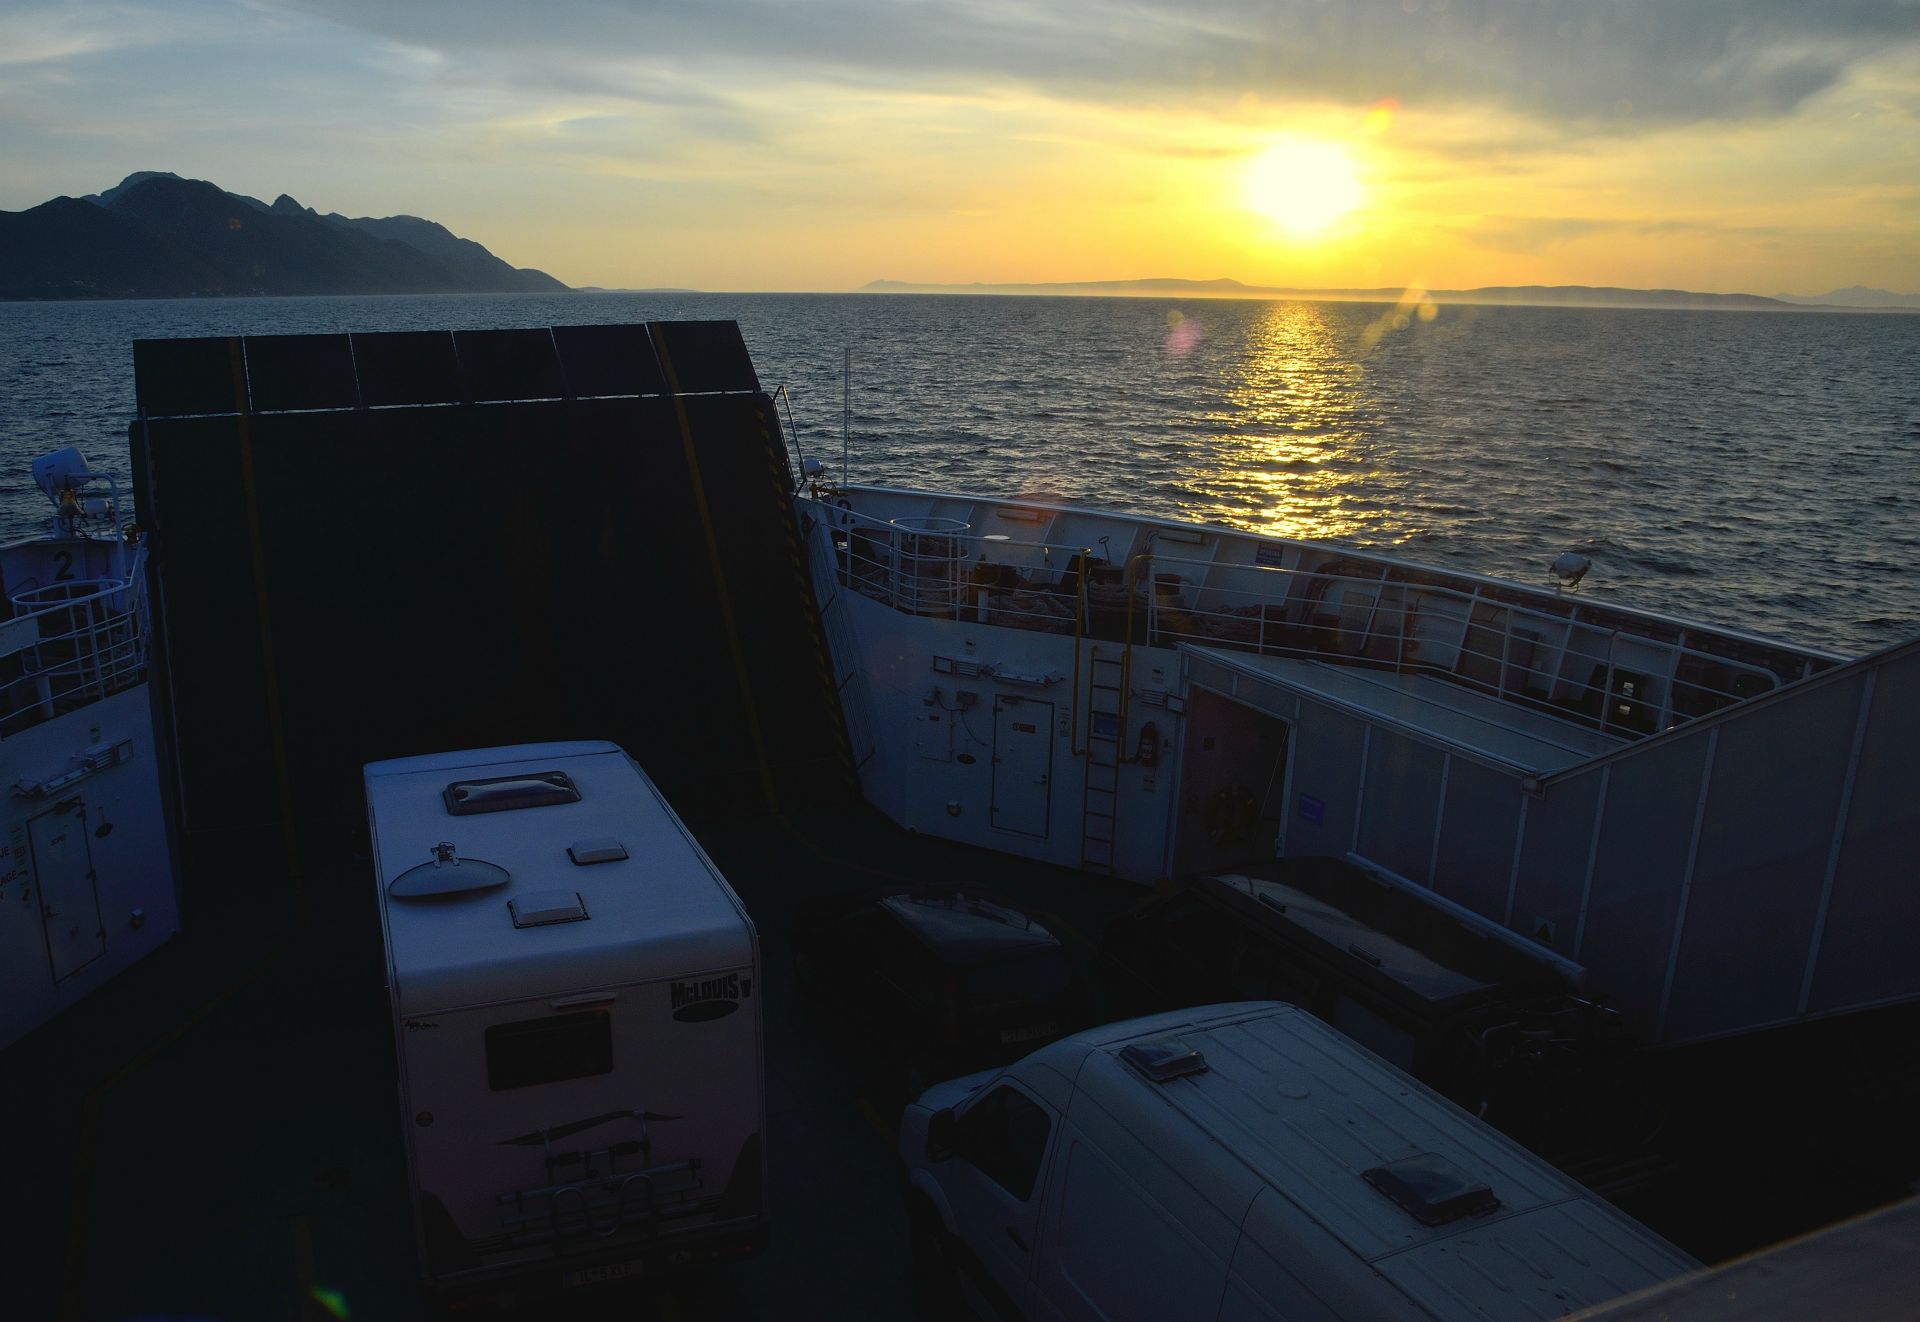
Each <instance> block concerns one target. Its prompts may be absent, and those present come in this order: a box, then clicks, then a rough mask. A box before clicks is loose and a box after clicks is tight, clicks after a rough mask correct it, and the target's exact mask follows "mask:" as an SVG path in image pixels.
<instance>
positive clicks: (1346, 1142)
mask: <svg viewBox="0 0 1920 1322" xmlns="http://www.w3.org/2000/svg"><path fill="white" fill-rule="evenodd" d="M1136 1044H1152V1045H1161V1044H1168V1045H1174V1046H1177V1047H1178V1048H1180V1049H1182V1050H1191V1051H1194V1052H1198V1053H1199V1057H1200V1060H1201V1062H1203V1063H1202V1065H1201V1067H1200V1068H1199V1069H1198V1071H1197V1072H1186V1073H1177V1074H1175V1073H1171V1072H1170V1073H1169V1075H1168V1077H1167V1078H1166V1079H1165V1080H1164V1081H1155V1080H1154V1079H1153V1078H1150V1077H1149V1076H1148V1075H1147V1074H1146V1073H1144V1072H1143V1069H1142V1068H1141V1067H1140V1066H1139V1065H1137V1064H1135V1063H1133V1062H1132V1061H1130V1059H1129V1057H1128V1056H1127V1054H1126V1052H1127V1051H1128V1049H1129V1048H1131V1047H1134V1046H1135V1045H1136ZM1035 1066H1045V1067H1047V1070H1048V1072H1049V1073H1052V1074H1055V1075H1059V1076H1061V1077H1063V1078H1066V1079H1073V1080H1075V1083H1074V1085H1073V1087H1074V1094H1073V1099H1072V1102H1071V1106H1072V1108H1073V1110H1074V1112H1075V1113H1076V1114H1077V1113H1078V1112H1079V1108H1080V1107H1081V1106H1082V1104H1083V1100H1084V1102H1086V1103H1089V1104H1091V1105H1093V1106H1096V1107H1098V1108H1099V1109H1100V1111H1102V1112H1104V1113H1106V1114H1108V1115H1111V1116H1112V1117H1113V1119H1114V1121H1115V1123H1117V1124H1119V1125H1120V1126H1121V1128H1122V1129H1123V1130H1124V1131H1125V1132H1127V1133H1130V1134H1133V1135H1135V1136H1137V1137H1138V1138H1139V1139H1140V1141H1141V1142H1142V1143H1144V1144H1146V1145H1147V1146H1148V1147H1149V1148H1150V1149H1151V1150H1153V1151H1154V1152H1156V1153H1158V1154H1160V1156H1161V1158H1162V1159H1163V1160H1166V1161H1168V1162H1170V1163H1172V1164H1174V1165H1175V1166H1176V1167H1189V1166H1194V1165H1208V1164H1211V1163H1218V1162H1220V1161H1222V1160H1223V1158H1225V1159H1228V1160H1230V1161H1231V1162H1232V1163H1234V1165H1233V1167H1232V1168H1233V1169H1238V1170H1241V1171H1244V1172H1245V1174H1244V1175H1241V1176H1239V1177H1237V1179H1238V1180H1239V1181H1242V1182H1244V1180H1245V1179H1246V1178H1247V1176H1251V1177H1252V1179H1253V1181H1255V1186H1254V1187H1256V1188H1258V1190H1259V1192H1258V1198H1259V1199H1260V1200H1262V1201H1263V1202H1268V1203H1272V1204H1274V1212H1275V1214H1276V1215H1279V1214H1280V1213H1281V1212H1282V1211H1283V1210H1284V1209H1292V1210H1285V1216H1283V1217H1282V1218H1281V1219H1282V1220H1284V1219H1285V1218H1286V1217H1295V1218H1301V1219H1302V1224H1303V1225H1304V1224H1311V1225H1312V1226H1314V1227H1316V1230H1315V1232H1314V1233H1315V1234H1316V1236H1319V1235H1324V1236H1325V1237H1326V1238H1327V1239H1328V1240H1329V1241H1332V1242H1336V1243H1338V1244H1340V1245H1341V1246H1342V1247H1344V1248H1345V1249H1346V1250H1347V1251H1348V1252H1350V1253H1351V1254H1353V1255H1354V1256H1355V1257H1356V1258H1358V1259H1360V1260H1361V1261H1363V1262H1365V1263H1367V1264H1368V1265H1369V1266H1371V1267H1372V1269H1373V1270H1374V1271H1377V1272H1378V1273H1379V1274H1381V1275H1382V1276H1385V1277H1387V1278H1388V1279H1390V1280H1392V1281H1393V1282H1394V1283H1395V1284H1396V1285H1398V1286H1400V1288H1402V1289H1403V1290H1405V1291H1406V1292H1407V1293H1408V1294H1409V1296H1410V1297H1412V1298H1414V1299H1416V1300H1424V1301H1428V1303H1429V1306H1430V1307H1434V1308H1435V1311H1436V1312H1438V1313H1439V1314H1441V1315H1444V1316H1461V1315H1463V1316H1501V1317H1532V1316H1540V1317H1546V1316H1557V1315H1559V1314H1561V1313H1564V1312H1566V1311H1568V1310H1569V1309H1571V1308H1576V1307H1580V1306H1583V1305H1591V1304H1597V1303H1601V1302H1604V1301H1606V1300H1609V1299H1612V1298H1615V1297H1617V1296H1618V1295H1620V1294H1623V1293H1625V1292H1627V1291H1629V1290H1633V1289H1638V1288H1642V1287H1645V1286H1648V1285H1652V1284H1654V1283H1656V1282H1658V1281H1662V1280H1665V1279H1668V1278H1670V1277H1673V1276H1676V1275H1678V1274H1680V1273H1682V1272H1685V1271H1688V1270H1690V1269H1692V1268H1693V1267H1694V1266H1695V1265H1696V1264H1695V1263H1694V1262H1693V1261H1692V1260H1691V1259H1690V1258H1688V1257H1687V1256H1686V1255H1685V1254H1683V1253H1681V1252H1680V1251H1679V1250H1677V1249H1675V1248H1674V1247H1673V1246H1672V1245H1670V1244H1668V1243H1666V1242H1665V1241H1664V1240H1662V1239H1660V1237H1659V1236H1657V1235H1655V1234H1654V1233H1653V1232H1651V1231H1649V1230H1647V1229H1646V1228H1645V1227H1643V1226H1641V1225H1639V1224H1638V1223H1636V1222H1634V1221H1633V1220H1631V1219H1630V1218H1628V1217H1626V1216H1625V1215H1623V1214H1621V1213H1620V1212H1618V1211H1617V1210H1615V1209H1614V1208H1612V1207H1611V1206H1609V1205H1608V1204H1606V1203H1604V1202H1602V1201H1601V1200H1599V1199H1598V1198H1596V1197H1595V1196H1594V1195H1592V1194H1591V1193H1589V1192H1588V1191H1587V1190H1585V1189H1583V1188H1581V1187H1580V1186H1579V1185H1578V1184H1577V1183H1575V1182H1574V1181H1573V1180H1572V1179H1570V1178H1568V1177H1567V1176H1565V1175H1563V1174H1561V1173H1560V1172H1558V1171H1556V1170H1554V1169H1553V1168H1552V1167H1551V1166H1549V1165H1548V1164H1547V1163H1546V1162H1544V1161H1542V1160H1540V1159H1539V1158H1537V1157H1535V1156H1533V1155H1532V1154H1531V1153H1528V1152H1527V1151H1525V1150H1524V1149H1522V1148H1521V1147H1520V1146H1519V1145H1518V1144H1516V1143H1514V1142H1512V1141H1511V1140H1509V1139H1507V1138H1506V1137H1505V1136H1504V1135H1502V1134H1500V1133H1498V1132H1497V1131H1495V1130H1494V1129H1492V1128H1491V1127H1490V1126H1488V1125H1486V1124H1484V1123H1482V1122H1480V1121H1478V1120H1476V1119H1475V1118H1473V1117H1472V1116H1470V1115H1468V1114H1467V1113H1466V1112H1465V1111H1462V1110H1460V1109H1459V1108H1458V1107H1456V1106H1453V1105H1452V1104H1450V1103H1448V1102H1446V1101H1445V1100H1443V1099H1442V1098H1440V1097H1439V1096H1437V1095H1436V1094H1434V1093H1432V1092H1430V1091H1428V1090H1427V1089H1425V1088H1424V1087H1422V1086H1421V1085H1419V1084H1418V1083H1415V1082H1414V1081H1413V1080H1412V1079H1410V1078H1408V1077H1407V1076H1406V1075H1405V1074H1403V1073H1401V1072H1400V1071H1398V1070H1396V1069H1394V1068H1393V1067H1392V1066H1390V1065H1388V1064H1387V1063H1386V1062H1384V1061H1382V1060H1380V1059H1379V1058H1377V1057H1375V1056H1373V1055H1372V1054H1371V1053H1370V1052H1367V1051H1366V1050H1364V1049H1363V1048H1361V1047H1359V1046H1357V1045H1356V1044H1354V1043H1353V1042H1351V1041H1349V1040H1347V1039H1346V1038H1344V1037H1341V1036H1340V1035H1339V1034H1338V1033H1336V1032H1334V1031H1333V1030H1332V1029H1331V1028H1329V1027H1327V1026H1326V1025H1325V1024H1323V1023H1321V1022H1320V1021H1319V1020H1317V1019H1315V1018H1313V1017H1312V1016H1311V1015H1309V1014H1307V1013H1305V1012H1304V1011H1301V1010H1298V1009H1296V1008H1294V1007H1292V1006H1286V1005H1281V1004H1277V1003H1275V1002H1242V1003H1236V1004H1228V1005H1216V1006H1206V1007H1198V1008H1195V1009H1190V1010H1184V1011H1179V1012H1175V1013H1170V1014H1162V1015H1155V1016H1152V1017H1150V1018H1146V1019H1140V1020H1134V1021H1131V1022H1128V1023H1121V1024H1113V1025H1107V1026H1105V1027H1103V1028H1099V1029H1093V1030H1089V1031H1088V1032H1085V1033H1080V1034H1076V1035H1074V1036H1072V1037H1069V1038H1065V1039H1063V1040H1062V1041H1060V1042H1057V1043H1054V1044H1053V1045H1051V1046H1048V1047H1043V1048H1041V1049H1040V1050H1039V1051H1037V1052H1035V1053H1033V1055H1031V1056H1029V1057H1027V1059H1026V1060H1025V1061H1023V1062H1022V1063H1021V1064H1020V1065H1017V1066H1015V1067H1013V1071H1012V1072H1013V1074H1014V1075H1015V1077H1017V1078H1022V1079H1024V1078H1026V1077H1027V1075H1028V1074H1030V1073H1033V1072H1035V1071H1034V1069H1033V1067H1035ZM1176 1068H1178V1067H1176ZM1042 1082H1047V1081H1046V1080H1042ZM1056 1091H1057V1090H1056ZM1176 1116H1177V1117H1178V1118H1177V1119H1176ZM1228 1154H1230V1157H1228ZM1221 1169H1223V1170H1224V1169H1228V1168H1225V1167H1223V1168H1221ZM1435 1172H1439V1173H1440V1174H1441V1175H1443V1176H1444V1177H1446V1178H1445V1179H1443V1180H1442V1181H1441V1183H1442V1184H1443V1185H1444V1184H1445V1183H1446V1182H1447V1180H1452V1181H1455V1182H1457V1184H1458V1187H1460V1188H1462V1189H1474V1188H1478V1189H1480V1191H1481V1192H1482V1193H1486V1192H1488V1191H1490V1193H1491V1195H1492V1198H1493V1200H1494V1204H1495V1205H1494V1206H1492V1207H1491V1208H1490V1209H1489V1208H1487V1207H1485V1206H1484V1205H1482V1206H1479V1207H1477V1208H1475V1209H1474V1210H1471V1211H1467V1212H1460V1213H1454V1214H1452V1215H1443V1216H1442V1217H1440V1218H1439V1219H1437V1220H1433V1221H1429V1220H1427V1219H1426V1218H1424V1217H1423V1216H1422V1215H1421V1213H1420V1212H1418V1211H1415V1210H1413V1208H1412V1207H1410V1206H1409V1205H1408V1204H1407V1203H1405V1202H1402V1201H1400V1200H1399V1198H1397V1197H1396V1196H1395V1194H1394V1193H1392V1192H1390V1191H1389V1188H1390V1186H1391V1185H1392V1183H1393V1180H1394V1178H1395V1177H1396V1175H1402V1174H1403V1178H1405V1179H1406V1180H1408V1181H1409V1182H1411V1183H1413V1184H1418V1183H1419V1182H1420V1181H1421V1180H1422V1178H1423V1177H1432V1176H1433V1175H1434V1173H1435Z"/></svg>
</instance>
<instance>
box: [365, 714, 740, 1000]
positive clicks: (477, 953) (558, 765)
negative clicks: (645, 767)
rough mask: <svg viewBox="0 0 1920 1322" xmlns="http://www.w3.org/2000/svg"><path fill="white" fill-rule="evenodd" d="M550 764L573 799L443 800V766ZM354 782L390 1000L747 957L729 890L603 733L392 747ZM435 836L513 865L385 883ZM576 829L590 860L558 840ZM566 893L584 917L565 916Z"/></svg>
mask: <svg viewBox="0 0 1920 1322" xmlns="http://www.w3.org/2000/svg"><path fill="white" fill-rule="evenodd" d="M550 772H562V773H564V774H565V775H566V777H567V778H568V779H569V780H570V781H571V782H572V784H573V785H574V786H575V787H576V788H577V789H578V790H579V798H578V801H566V800H565V799H564V796H561V797H560V799H559V801H554V802H538V803H536V804H535V805H534V806H527V807H507V808H505V809H502V810H499V811H478V812H471V811H470V812H466V813H463V814H461V815H455V814H454V812H453V811H452V810H451V809H450V807H449V798H448V787H449V786H450V785H451V784H453V783H454V782H456V781H459V782H468V781H475V780H499V779H500V778H517V777H537V776H539V775H541V774H543V773H550ZM366 784H367V802H368V806H369V815H370V817H371V820H372V826H373V839H374V851H375V857H376V859H377V860H378V863H379V875H380V877H381V879H382V882H383V883H384V884H383V885H382V889H381V895H380V903H381V907H382V910H383V912H384V914H385V918H386V923H387V929H388V933H389V938H390V942H391V951H392V953H391V960H392V967H391V969H390V972H391V974H392V976H393V978H394V985H395V990H396V995H397V997H398V1000H399V1004H400V1008H401V1010H402V1012H403V1013H406V1014H410V1015H411V1014H422V1013H428V1012H434V1011H441V1010H448V1009H454V1008H458V1007H461V1006H469V1005H481V1004H489V1003H494V1002H499V1001H506V1000H515V999H519V998H522V997H525V996H530V995H553V994H564V993H566V992H569V991H591V990H597V989H601V988H606V987H615V986H622V985H627V984H631V983H635V982H643V981H646V980H648V979H651V978H660V977H670V976H671V977H684V976H687V975H689V974H694V973H698V972H700V971H703V970H719V969H725V968H735V967H739V966H740V965H743V964H746V963H748V962H749V961H750V960H751V959H752V957H753V929H752V927H751V925H750V924H749V922H748V920H747V917H746V914H745V911H744V910H743V909H742V908H741V907H740V902H739V900H738V899H737V898H736V897H735V896H734V894H733V891H732V890H731V888H729V887H728V886H727V885H726V883H725V882H724V881H723V880H722V879H721V878H720V875H719V873H718V872H717V871H715V870H714V868H713V865H712V864H711V863H710V862H709V861H708V860H707V857H706V855H705V854H704V853H702V852H701V850H700V848H699V846H698V845H697V844H695V843H694V841H693V839H692V837H691V836H689V835H688V834H687V832H686V831H685V829H684V828H683V827H682V826H681V825H680V821H679V819H678V818H676V817H675V816H674V815H673V813H672V812H671V811H670V810H669V809H668V807H667V804H666V801H665V800H664V799H662V798H661V797H660V793H659V791H658V790H656V789H655V788H654V786H653V783H652V782H651V781H650V780H648V779H647V778H646V776H645V775H644V774H643V773H642V772H641V770H640V769H639V768H638V767H637V766H635V765H634V763H633V760H632V759H631V758H629V757H628V756H627V755H626V754H625V753H623V752H622V751H621V750H620V749H619V748H618V747H617V746H616V745H613V744H609V743H556V744H541V745H532V746H521V747H516V748H490V749H477V750H473V751H469V752H463V753H445V754H435V755H433V756H428V757H413V758H401V759H397V760H394V761H389V762H376V763H372V764H371V765H369V766H368V767H367V768H366ZM508 802H512V800H508ZM609 841H617V842H618V843H619V845H620V846H621V847H623V848H624V851H625V857H608V855H609V854H611V853H615V852H616V851H612V850H609V849H608V848H607V843H608V842H609ZM442 842H448V843H451V844H452V845H453V846H454V850H455V853H456V855H457V856H458V857H460V858H464V859H481V860H485V861H486V862H488V863H492V864H495V865H497V866H498V867H501V868H504V869H506V870H507V872H508V873H509V874H510V876H511V880H510V881H509V882H508V883H507V884H506V885H505V886H503V887H495V888H492V889H484V890H476V891H474V892H471V893H468V894H464V895H453V896H441V897H432V898H425V899H416V900H409V899H403V898H396V897H394V896H392V895H391V894H389V893H388V890H387V885H388V884H391V883H392V882H393V881H394V879H395V878H397V877H399V876H401V875H402V874H404V873H405V872H406V871H407V870H408V869H411V868H414V867H417V866H419V865H422V864H428V865H431V863H432V862H433V859H434V850H435V847H436V846H437V845H439V844H441V843H442ZM576 845H579V846H582V848H581V849H579V850H578V851H576V852H577V853H578V854H579V856H580V857H583V858H588V859H602V860H603V861H597V862H590V863H581V862H576V861H575V860H574V858H573V857H570V856H569V852H568V851H569V849H570V847H573V846H576ZM575 895H577V896H578V908H579V909H583V910H584V911H585V914H586V917H585V919H583V920H581V919H575V920H571V921H570V920H569V918H570V917H571V913H572V911H573V909H574V907H575V906H574V903H573V897H574V896H575ZM510 905H511V906H512V907H511V908H510V907H509V906H510ZM516 918H517V919H518V921H519V923H521V924H524V925H516Z"/></svg>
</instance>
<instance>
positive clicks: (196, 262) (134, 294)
mask: <svg viewBox="0 0 1920 1322" xmlns="http://www.w3.org/2000/svg"><path fill="white" fill-rule="evenodd" d="M564 289H566V286H565V285H563V284H561V283H560V282H559V281H558V280H555V279H554V278H553V277H552V276H549V275H547V274H546V273H545V272H542V271H535V270H516V269H515V268H514V267H512V266H510V265H508V264H507V263H506V262H503V261H501V260H500V259H499V258H498V257H495V256H494V255H493V254H492V253H490V252H488V251H487V250H486V249H485V248H484V247H482V246H481V245H480V244H478V243H475V242H473V241H472V240H471V239H463V238H460V237H459V236H458V235H455V234H453V233H451V232H449V231H448V230H447V229H445V228H444V227H443V226H440V225H436V224H434V223H433V222H432V221H429V220H422V219H420V218H419V217H416V216H388V217H385V218H380V219H376V218H374V217H361V218H358V219H349V218H347V217H345V216H340V215H327V216H322V215H320V214H319V213H318V212H315V211H314V210H312V209H311V208H308V207H303V206H301V205H300V204H299V203H298V202H296V201H294V200H293V199H292V198H291V197H287V196H285V195H282V196H281V197H280V198H279V199H278V200H277V201H275V202H274V204H273V205H272V206H268V205H267V204H266V203H264V202H261V201H259V200H258V199H257V198H251V197H247V196H244V195H242V194H237V193H228V192H225V191H223V190H222V189H220V188H218V187H216V186H215V185H213V184H210V183H207V182H206V181H204V180H199V179H182V178H180V177H179V176H178V175H174V174H166V173H161V172H157V171H142V172H140V173H138V174H132V175H128V176H127V178H125V179H124V180H122V181H121V182H120V183H119V184H118V185H116V186H115V187H113V188H110V189H108V190H106V191H105V192H103V193H100V194H97V195H94V196H93V197H90V198H86V199H78V198H71V197H59V198H55V199H54V200H53V201H51V202H45V203H42V204H41V205H40V206H37V207H34V208H32V209H30V210H27V211H17V212H12V211H0V298H178V297H185V296H190V295H254V294H264V295H280V294H468V293H508V292H547V291H560V290H564Z"/></svg>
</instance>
